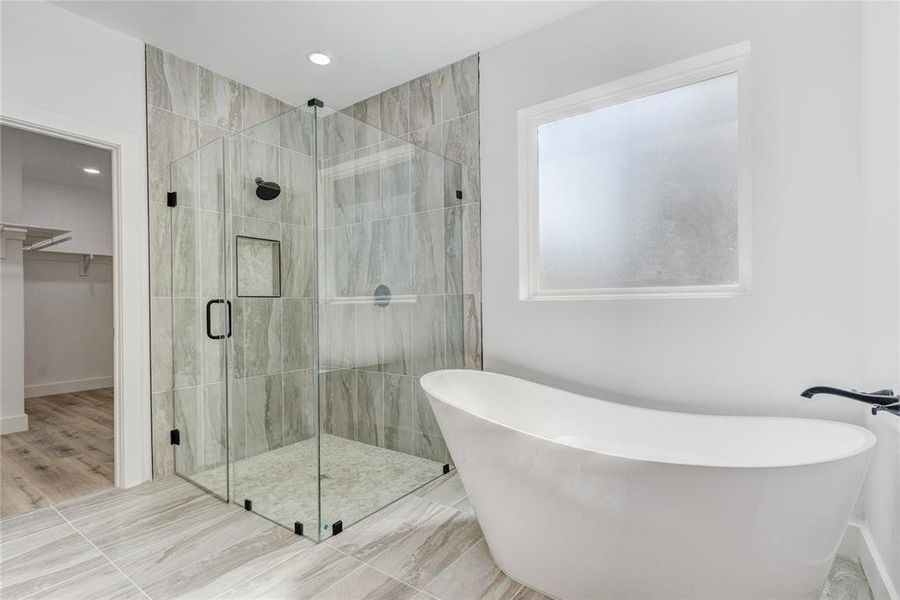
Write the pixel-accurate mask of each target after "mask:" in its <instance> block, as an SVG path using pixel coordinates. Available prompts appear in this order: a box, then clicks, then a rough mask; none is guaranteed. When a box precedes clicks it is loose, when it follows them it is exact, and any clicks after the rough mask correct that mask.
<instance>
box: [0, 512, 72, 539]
mask: <svg viewBox="0 0 900 600" xmlns="http://www.w3.org/2000/svg"><path fill="white" fill-rule="evenodd" d="M63 523H65V520H64V519H63V518H62V517H61V516H59V513H58V512H56V510H54V509H53V508H43V509H41V510H36V511H33V512H30V513H26V514H24V515H18V516H15V517H7V518H5V519H0V544H5V543H8V542H12V541H13V540H17V539H19V538H22V537H25V536H28V535H31V534H33V533H38V532H39V531H43V530H45V529H49V528H51V527H54V526H56V525H62V524H63Z"/></svg>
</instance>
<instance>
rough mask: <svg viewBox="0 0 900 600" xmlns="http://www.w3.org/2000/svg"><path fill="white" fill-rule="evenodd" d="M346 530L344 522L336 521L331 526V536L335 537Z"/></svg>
mask: <svg viewBox="0 0 900 600" xmlns="http://www.w3.org/2000/svg"><path fill="white" fill-rule="evenodd" d="M343 530H344V522H343V521H335V522H334V523H332V524H331V535H332V536H335V535H337V534H339V533H340V532H342V531H343Z"/></svg>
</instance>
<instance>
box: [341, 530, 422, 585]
mask: <svg viewBox="0 0 900 600" xmlns="http://www.w3.org/2000/svg"><path fill="white" fill-rule="evenodd" d="M412 533H414V532H412V531H411V532H410V533H409V535H412ZM407 537H408V536H403V538H401V539H400V540H397V542H396V543H399V542H400V541H402V540H405V539H406V538H407ZM396 543H395V544H391V545H390V546H388V547H387V548H385V549H384V550H382V551H381V552H379V553H378V554H376V555H375V556H373V557H372V559H374V558H377V557H379V556H381V555H382V554H384V553H385V552H387V551H388V550H389V549H391V548H393V547H394V546H395V545H396ZM328 547H329V548H332V549H334V550H336V551H337V552H340V553H341V554H343V555H345V556H349V557H350V558H352V559H353V560H357V561H359V562H360V563H361V564H362V566H363V567H369V568H370V569H372V570H373V571H377V572H378V573H381V574H382V575H384V576H385V577H387V578H388V579H392V580H393V581H397V582H399V583H401V584H403V585H405V586H406V587H408V588H412V589H414V590H416V591H417V592H422V593H424V594H426V595H429V596H430V595H431V594H429V593H428V592H426V591H425V590H423V589H421V588H417V587H416V586H414V585H412V584H411V583H407V582H405V581H403V580H401V579H398V578H397V577H395V576H394V575H391V574H390V573H387V572H385V571H382V570H381V569H379V568H378V567H376V566H375V565H373V564H372V563H370V562H368V561H365V560H359V559H358V558H356V557H355V556H353V555H352V554H348V553H346V552H344V551H343V550H341V549H340V548H335V547H334V546H331V545H329V546H328ZM372 559H369V560H372ZM356 570H358V569H356ZM348 575H349V574H348ZM341 579H344V578H343V577H342V578H341Z"/></svg>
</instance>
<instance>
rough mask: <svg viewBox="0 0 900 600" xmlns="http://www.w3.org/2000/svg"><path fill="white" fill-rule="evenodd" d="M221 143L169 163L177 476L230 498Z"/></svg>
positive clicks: (228, 331) (227, 312) (227, 318)
mask: <svg viewBox="0 0 900 600" xmlns="http://www.w3.org/2000/svg"><path fill="white" fill-rule="evenodd" d="M223 149H224V144H223V140H222V139H219V140H217V141H215V142H213V143H211V144H209V145H207V146H204V147H202V148H200V149H198V150H196V151H194V152H192V153H191V154H188V155H187V156H184V157H182V158H180V159H178V160H176V161H174V162H172V164H171V165H170V190H171V192H170V194H169V206H170V208H169V211H170V212H169V214H170V219H171V221H170V224H171V240H172V241H171V265H172V269H171V272H172V306H171V311H172V312H171V314H172V353H173V356H172V364H173V383H174V386H173V387H174V391H173V392H172V400H173V412H174V423H175V432H177V433H174V436H173V437H174V439H173V442H175V444H176V445H175V472H176V473H177V474H178V475H180V476H181V477H183V478H185V479H187V480H189V481H191V482H193V483H195V484H197V485H199V486H201V487H203V488H205V489H206V490H208V491H209V492H211V493H212V494H214V495H216V496H218V497H219V498H221V499H223V500H227V499H228V467H227V459H228V417H227V393H228V390H227V386H228V381H227V377H226V369H227V363H226V361H227V357H226V343H227V340H228V338H229V336H230V335H231V323H230V307H231V303H230V302H229V301H228V300H227V298H226V294H225V292H226V272H225V237H224V236H225V227H224V225H225V183H224V173H225V167H224V151H223Z"/></svg>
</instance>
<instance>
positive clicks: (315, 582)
mask: <svg viewBox="0 0 900 600" xmlns="http://www.w3.org/2000/svg"><path fill="white" fill-rule="evenodd" d="M361 564H362V563H360V562H359V561H357V560H354V559H353V558H350V557H349V556H346V555H345V554H341V553H340V552H337V551H335V550H333V549H331V548H329V547H328V546H325V545H318V546H315V547H314V548H310V549H308V550H304V551H303V552H300V553H299V554H295V555H294V556H291V557H290V558H288V559H287V560H284V561H282V562H281V563H280V564H277V565H276V566H274V567H272V568H271V569H268V570H267V571H265V572H263V573H261V574H259V575H257V576H256V577H254V578H253V579H250V580H249V581H246V582H244V583H242V584H241V585H239V586H237V587H236V588H234V589H233V590H231V591H230V592H229V593H228V594H225V595H224V596H223V598H227V599H233V600H244V599H250V598H266V599H269V600H275V599H280V598H284V599H290V600H303V599H308V598H313V597H315V596H316V595H317V594H318V593H320V592H322V591H324V590H326V589H327V588H329V587H331V586H332V585H333V584H335V583H336V582H338V581H340V580H341V579H342V578H344V577H345V576H346V575H348V574H349V573H351V572H352V571H354V570H355V569H357V568H359V567H360V566H361Z"/></svg>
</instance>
